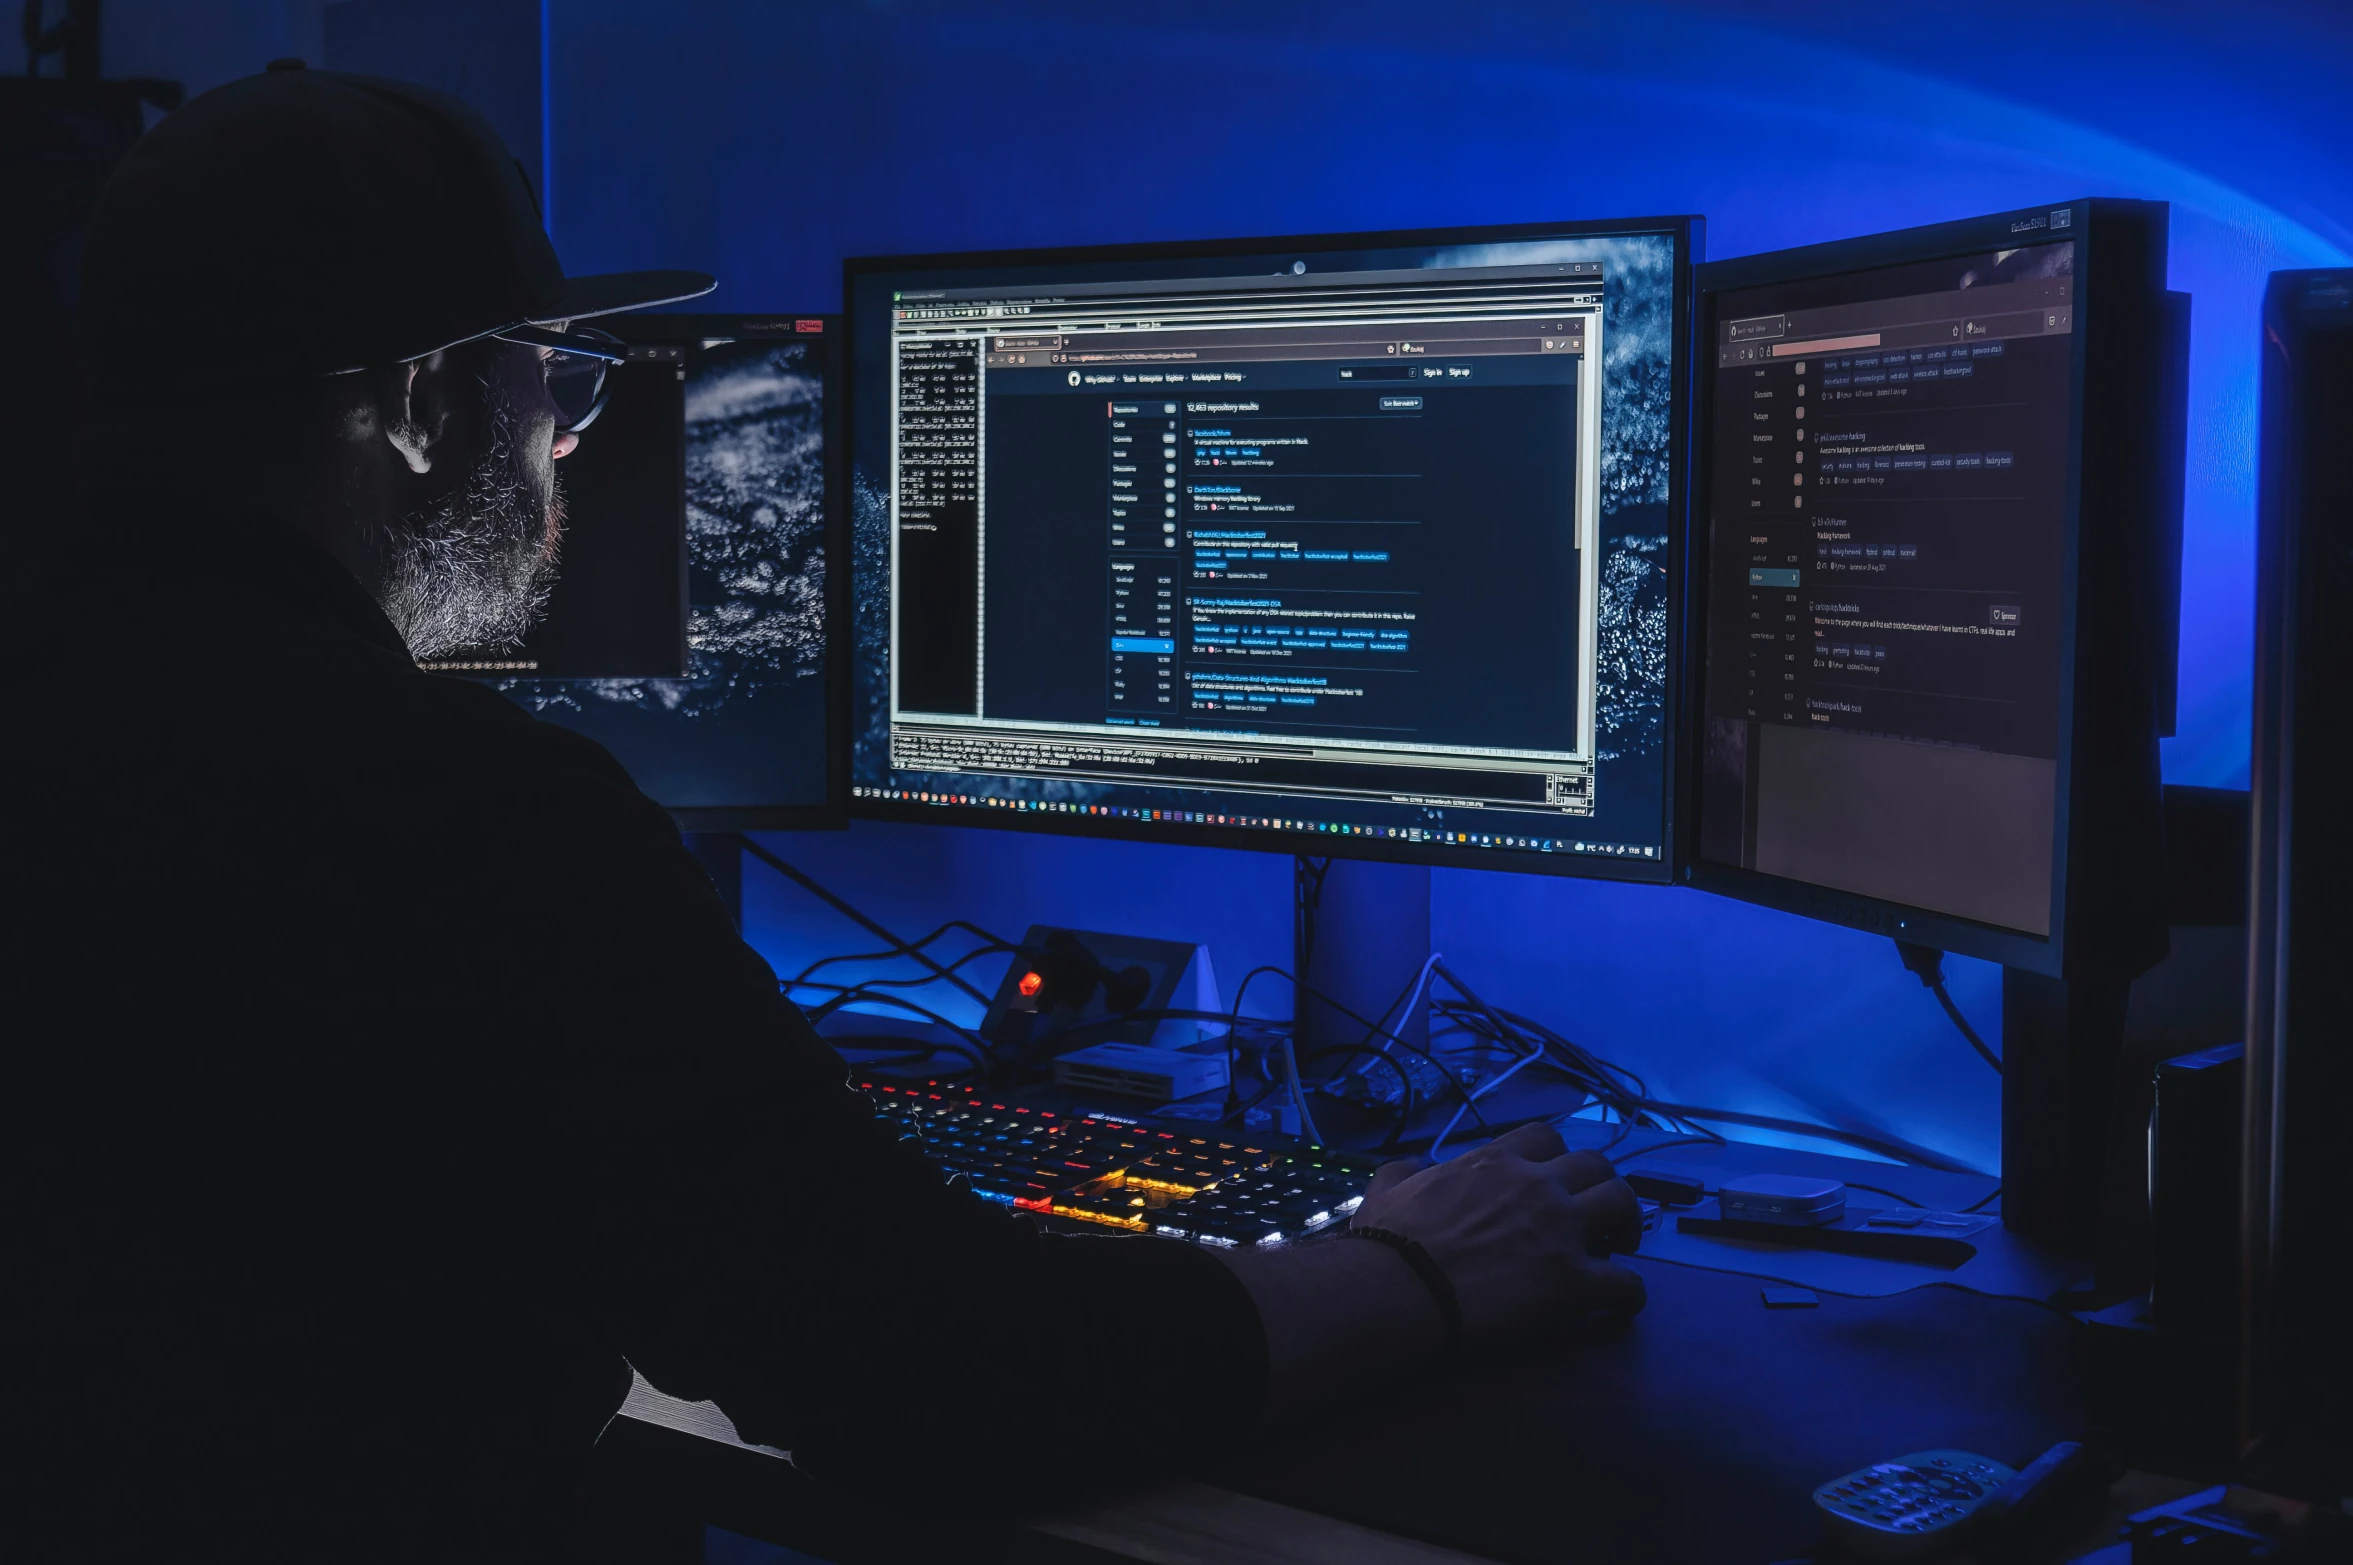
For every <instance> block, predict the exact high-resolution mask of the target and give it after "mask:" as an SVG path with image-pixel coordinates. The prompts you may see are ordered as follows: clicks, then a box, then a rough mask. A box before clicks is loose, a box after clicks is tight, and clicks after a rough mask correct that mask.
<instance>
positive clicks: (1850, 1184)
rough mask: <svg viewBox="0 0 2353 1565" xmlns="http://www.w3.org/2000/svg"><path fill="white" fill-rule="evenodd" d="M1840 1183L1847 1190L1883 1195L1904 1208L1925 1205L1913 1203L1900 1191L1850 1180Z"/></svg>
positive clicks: (1923, 1205) (1923, 1203) (1924, 1204)
mask: <svg viewBox="0 0 2353 1565" xmlns="http://www.w3.org/2000/svg"><path fill="white" fill-rule="evenodd" d="M1840 1183H1842V1184H1844V1185H1845V1186H1846V1187H1847V1188H1848V1189H1849V1190H1868V1191H1870V1192H1871V1193H1872V1194H1873V1195H1883V1196H1885V1197H1887V1198H1888V1199H1889V1200H1890V1201H1901V1202H1903V1203H1904V1205H1906V1206H1917V1207H1926V1205H1927V1203H1926V1202H1925V1201H1915V1200H1913V1199H1912V1198H1911V1197H1910V1196H1908V1195H1905V1194H1904V1193H1903V1192H1902V1191H1900V1190H1887V1189H1883V1188H1881V1187H1880V1186H1878V1185H1866V1184H1861V1183H1859V1182H1857V1181H1855V1180H1852V1179H1847V1180H1841V1181H1840Z"/></svg>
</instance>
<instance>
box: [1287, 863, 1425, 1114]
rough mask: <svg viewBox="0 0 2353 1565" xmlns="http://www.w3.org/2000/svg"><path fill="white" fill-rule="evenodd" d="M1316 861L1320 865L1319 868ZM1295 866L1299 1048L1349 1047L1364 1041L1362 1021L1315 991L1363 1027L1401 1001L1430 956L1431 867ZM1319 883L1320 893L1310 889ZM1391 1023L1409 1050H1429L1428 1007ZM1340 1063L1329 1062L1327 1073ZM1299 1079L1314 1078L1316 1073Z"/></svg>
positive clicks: (1306, 1050)
mask: <svg viewBox="0 0 2353 1565" xmlns="http://www.w3.org/2000/svg"><path fill="white" fill-rule="evenodd" d="M1319 864H1320V865H1322V866H1324V867H1323V868H1321V869H1320V870H1319V869H1317V868H1316V867H1315V866H1317V865H1319ZM1299 865H1300V873H1299V876H1298V884H1299V886H1300V888H1301V891H1300V901H1299V904H1298V916H1297V918H1296V919H1295V921H1294V925H1293V936H1294V949H1293V952H1292V969H1291V970H1292V971H1293V972H1301V973H1305V974H1306V975H1307V984H1306V990H1302V991H1301V992H1300V994H1299V995H1298V996H1297V1000H1296V1006H1297V1009H1296V1010H1295V1011H1294V1012H1293V1014H1294V1016H1295V1017H1296V1018H1297V1033H1298V1037H1299V1040H1300V1044H1301V1050H1302V1052H1303V1053H1312V1052H1313V1051H1315V1050H1317V1049H1330V1048H1346V1047H1349V1046H1351V1045H1353V1044H1356V1043H1360V1042H1362V1041H1363V1039H1364V1036H1365V1028H1364V1025H1363V1023H1360V1022H1355V1021H1351V1020H1350V1019H1349V1018H1348V1017H1347V1016H1346V1015H1344V1014H1343V1013H1342V1012H1341V1011H1339V1010H1336V1009H1334V1008H1333V1007H1332V1006H1331V1005H1329V1004H1326V1003H1325V1002H1324V1001H1323V1000H1319V999H1318V998H1316V994H1321V995H1323V996H1326V997H1328V998H1329V999H1331V1000H1336V1001H1338V1002H1339V1003H1340V1005H1342V1006H1345V1007H1346V1008H1347V1009H1348V1010H1350V1011H1354V1012H1355V1013H1356V1014H1357V1015H1358V1016H1361V1017H1363V1018H1364V1019H1365V1021H1367V1022H1370V1021H1377V1020H1378V1019H1379V1018H1380V1017H1381V1015H1382V1014H1383V1013H1384V1012H1386V1011H1388V1010H1389V1009H1390V1008H1391V1007H1393V1006H1394V1005H1396V1003H1397V1002H1398V1001H1399V1000H1401V999H1403V998H1404V991H1403V986H1404V985H1405V984H1407V983H1410V982H1411V981H1412V979H1413V975H1414V974H1416V973H1418V972H1420V971H1421V967H1422V964H1423V963H1424V962H1425V961H1427V960H1428V959H1429V956H1430V870H1429V866H1427V865H1423V864H1379V863H1373V862H1369V861H1366V860H1361V859H1338V858H1335V859H1322V860H1317V859H1307V858H1302V859H1301V860H1300V861H1299ZM1318 881H1320V884H1321V889H1320V892H1311V891H1310V888H1311V887H1313V886H1315V885H1316V883H1317V882H1318ZM1311 933H1312V939H1311V938H1310V935H1311ZM1307 990H1313V991H1316V994H1311V993H1308V992H1306V991H1307ZM1389 1025H1390V1027H1391V1029H1392V1030H1393V1031H1394V1032H1395V1033H1396V1035H1397V1037H1398V1038H1399V1039H1400V1040H1401V1041H1402V1042H1404V1043H1406V1044H1407V1045H1409V1046H1411V1047H1413V1048H1416V1049H1422V1048H1427V1047H1428V1046H1429V1041H1430V1019H1429V1009H1428V1007H1427V1006H1426V1005H1417V1006H1415V1007H1414V1008H1413V1011H1412V1014H1411V1015H1409V1016H1406V1017H1405V1018H1403V1019H1402V1020H1400V1019H1398V1018H1395V1017H1392V1018H1391V1019H1390V1023H1389ZM1345 1063H1347V1062H1346V1061H1342V1060H1338V1059H1333V1060H1330V1061H1328V1062H1327V1063H1326V1067H1325V1068H1327V1069H1335V1068H1337V1067H1339V1066H1340V1065H1343V1064H1345ZM1304 1074H1305V1075H1307V1076H1308V1077H1309V1078H1310V1079H1313V1077H1314V1076H1315V1075H1316V1074H1317V1073H1316V1072H1315V1071H1312V1070H1311V1071H1307V1072H1305V1073H1304Z"/></svg>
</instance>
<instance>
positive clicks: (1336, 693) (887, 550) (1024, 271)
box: [845, 218, 1699, 880]
mask: <svg viewBox="0 0 2353 1565" xmlns="http://www.w3.org/2000/svg"><path fill="white" fill-rule="evenodd" d="M1698 230H1699V224H1698V222H1697V220H1695V219H1688V218H1668V219H1650V220H1642V221H1627V222H1610V223H1565V224H1554V225H1543V226H1523V227H1512V228H1486V229H1472V230H1459V231H1448V232H1416V233H1384V234H1359V235H1350V236H1338V237H1334V236H1323V237H1314V238H1293V239H1248V240H1235V241H1230V242H1219V243H1194V244H1172V245H1135V246H1121V247H1117V248H1104V249H1073V250H1055V251H1033V252H1026V253H995V254H980V255H951V256H923V257H901V258H892V259H878V260H857V261H852V262H850V263H849V266H848V268H847V277H846V280H845V294H846V298H847V300H848V309H849V315H850V324H851V347H852V383H853V387H854V392H853V407H852V415H851V417H852V432H851V440H852V449H853V457H854V463H855V477H854V490H855V508H856V519H855V545H854V548H855V556H854V571H853V576H854V613H855V619H856V638H857V642H856V673H855V680H854V689H853V693H852V708H853V714H854V716H853V728H854V732H853V762H852V766H853V771H852V778H851V783H852V788H851V792H852V808H853V810H856V811H858V812H861V813H866V814H874V815H884V816H893V815H896V816H907V817H913V818H921V819H928V820H952V821H957V822H962V823H969V824H985V825H1008V826H1016V827H1020V826H1035V827H1040V828H1044V829H1061V830H1079V831H1094V832H1102V833H1108V834H1118V835H1134V836H1148V837H1152V838H1155V839H1161V840H1171V841H1190V842H1209V843H1223V844H1227V845H1231V846H1237V847H1253V848H1262V849H1267V850H1271V851H1279V852H1292V851H1298V852H1309V853H1328V852H1334V851H1338V852H1346V853H1353V854H1359V855H1363V856H1368V857H1382V858H1395V859H1405V860H1414V861H1420V862H1433V863H1448V864H1453V863H1461V864H1481V865H1490V866H1495V867H1504V868H1515V869H1538V870H1553V871H1565V872H1569V873H1580V874H1596V875H1611V876H1621V877H1625V878H1633V879H1652V880H1664V879H1666V878H1667V877H1668V875H1669V873H1670V868H1671V866H1672V864H1673V862H1674V858H1675V852H1674V841H1673V837H1672V827H1673V811H1672V807H1671V805H1672V789H1671V779H1672V777H1673V775H1674V771H1673V765H1672V756H1671V753H1670V752H1671V750H1672V748H1673V745H1674V742H1675V739H1676V724H1675V722H1674V719H1673V712H1672V705H1673V703H1672V698H1671V692H1672V691H1673V689H1674V686H1675V680H1676V677H1677V674H1678V660H1677V658H1676V656H1675V649H1676V639H1675V638H1676V633H1677V629H1678V625H1679V618H1680V604H1679V601H1678V599H1679V594H1680V583H1681V568H1682V567H1681V554H1682V547H1681V546H1682V541H1683V536H1684V518H1685V482H1686V474H1687V471H1688V465H1687V461H1686V448H1685V442H1686V438H1687V437H1686V425H1685V417H1684V407H1685V394H1684V393H1685V388H1686V386H1687V384H1688V380H1687V377H1688V374H1689V364H1690V352H1689V341H1688V330H1689V320H1690V313H1689V303H1688V278H1689V273H1690V262H1691V259H1692V253H1693V251H1694V249H1695V248H1696V247H1697V244H1698Z"/></svg>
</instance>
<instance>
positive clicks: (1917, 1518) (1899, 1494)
mask: <svg viewBox="0 0 2353 1565" xmlns="http://www.w3.org/2000/svg"><path fill="white" fill-rule="evenodd" d="M2017 1476H2018V1474H2017V1471H2016V1469H2014V1468H2011V1467H2007V1466H2004V1465H2003V1464H2002V1463H2000V1462H1997V1461H1995V1460H1994V1459H1993V1458H1991V1457H1987V1456H1978V1455H1976V1454H1975V1453H1973V1452H1969V1451H1915V1452H1914V1453H1912V1454H1911V1455H1910V1456H1899V1457H1897V1458H1896V1459H1895V1460H1894V1461H1892V1462H1874V1463H1872V1464H1871V1465H1870V1466H1869V1467H1865V1468H1862V1469H1860V1470H1858V1471H1856V1472H1851V1473H1848V1474H1847V1475H1846V1476H1845V1477H1843V1478H1833V1479H1832V1480H1831V1481H1830V1482H1828V1483H1826V1484H1824V1485H1822V1487H1821V1488H1819V1489H1816V1490H1815V1491H1814V1505H1815V1508H1816V1509H1818V1510H1820V1511H1821V1513H1822V1523H1823V1527H1824V1529H1825V1530H1826V1531H1827V1532H1828V1533H1829V1535H1830V1538H1831V1541H1832V1542H1834V1543H1837V1544H1838V1545H1840V1546H1841V1547H1843V1548H1846V1549H1849V1550H1851V1551H1853V1552H1854V1553H1856V1554H1859V1555H1861V1556H1862V1557H1863V1558H1865V1559H1872V1560H1908V1559H1916V1558H1918V1557H1920V1556H1921V1555H1924V1554H1931V1553H1934V1552H1935V1551H1937V1550H1939V1549H1941V1548H1943V1547H1945V1546H1946V1545H1947V1544H1949V1543H1952V1542H1954V1541H1955V1540H1956V1537H1957V1535H1958V1533H1959V1531H1960V1529H1961V1528H1962V1527H1963V1526H1964V1525H1965V1524H1967V1523H1968V1521H1969V1520H1970V1519H1971V1518H1972V1517H1973V1516H1975V1515H1976V1514H1977V1512H1978V1510H1979V1508H1980V1507H1982V1506H1983V1505H1984V1504H1985V1503H1986V1502H1987V1501H1988V1500H1990V1499H1991V1498H1993V1496H1994V1494H1995V1492H1996V1491H1997V1490H1999V1489H2001V1488H2002V1486H2003V1485H2005V1484H2007V1483H2008V1482H2009V1481H2010V1480H2011V1479H2013V1478H2015V1477H2017Z"/></svg>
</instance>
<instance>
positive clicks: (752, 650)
mask: <svg viewBox="0 0 2353 1565" xmlns="http://www.w3.org/2000/svg"><path fill="white" fill-rule="evenodd" d="M685 401H686V406H685V412H686V550H687V598H688V611H687V623H686V643H687V665H686V666H687V677H686V678H684V679H571V680H556V679H542V680H525V679H516V680H506V681H502V682H501V683H500V685H499V688H500V689H502V690H504V691H505V692H506V693H507V694H508V696H510V697H511V698H513V699H514V700H516V701H518V702H521V703H522V704H523V705H524V706H525V707H527V708H529V709H530V710H532V711H534V712H536V713H538V714H539V715H540V716H542V717H545V718H547V719H549V720H550V721H551V722H558V723H562V724H563V725H564V726H565V727H567V728H572V729H576V730H578V731H579V732H581V733H584V734H586V735H588V737H590V738H591V739H594V740H596V741H598V742H599V743H601V744H603V745H604V746H605V747H606V748H607V749H609V750H611V751H612V752H613V753H614V754H615V755H616V756H618V757H620V759H621V761H622V764H624V765H625V766H627V767H628V768H629V769H630V773H631V775H632V776H634V777H635V778H636V779H637V782H638V786H639V787H641V788H643V789H645V790H646V792H648V793H650V794H652V795H653V796H654V797H655V798H657V799H659V800H660V801H661V802H662V803H663V804H665V805H668V806H670V807H671V808H674V809H678V808H688V807H693V806H706V807H756V806H783V805H796V804H797V805H821V804H823V803H824V802H825V782H826V778H825V768H824V764H823V762H824V756H823V751H822V744H823V735H824V733H825V679H824V673H825V656H826V649H825V568H826V561H825V467H824V443H823V438H824V413H825V386H824V376H823V370H822V367H821V365H820V363H819V361H818V357H817V353H816V350H815V348H814V347H813V346H812V345H811V344H809V343H806V342H797V341H777V340H774V339H760V338H751V339H745V340H742V341H737V342H717V341H714V342H710V343H707V344H703V345H701V346H699V347H697V348H696V349H694V350H693V351H692V352H691V353H690V355H689V358H688V361H687V381H686V399H685ZM595 438H596V428H595V426H594V425H591V426H590V427H589V429H588V430H587V432H586V433H585V434H584V435H583V436H582V439H583V440H593V439H595Z"/></svg>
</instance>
